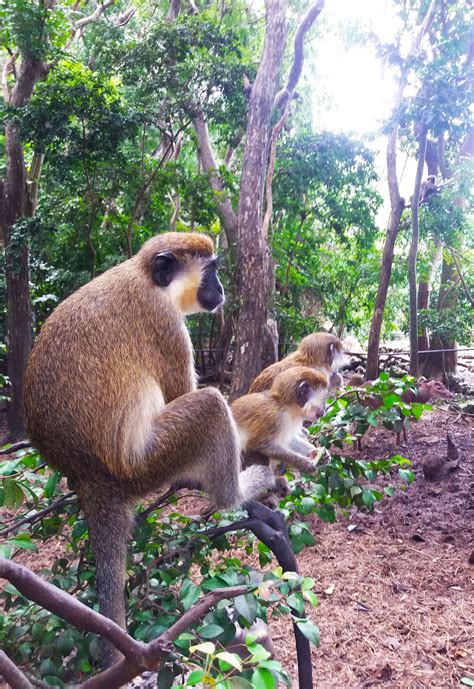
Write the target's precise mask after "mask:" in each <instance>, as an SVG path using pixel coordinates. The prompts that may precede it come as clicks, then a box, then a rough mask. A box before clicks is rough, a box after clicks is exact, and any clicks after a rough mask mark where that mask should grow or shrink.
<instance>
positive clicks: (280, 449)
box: [231, 366, 327, 471]
mask: <svg viewBox="0 0 474 689" xmlns="http://www.w3.org/2000/svg"><path fill="white" fill-rule="evenodd" d="M302 384H307V385H308V386H309V388H310V390H309V391H308V395H307V399H304V400H301V399H299V393H298V391H299V390H300V387H301V385H302ZM326 391H327V378H326V377H325V376H324V374H322V373H319V372H318V371H314V370H313V369H311V368H308V367H305V366H293V367H292V368H289V369H287V370H286V371H282V372H281V373H279V374H278V375H277V376H276V377H275V380H274V381H273V384H272V386H271V388H270V390H267V391H265V392H257V393H250V394H248V395H243V396H242V397H240V398H238V399H237V400H235V401H234V402H232V404H231V410H232V414H233V417H234V419H235V422H236V424H237V429H238V431H239V435H240V437H241V441H242V445H243V447H244V449H245V450H250V451H257V452H260V453H262V454H263V455H265V456H267V457H268V458H270V459H271V460H275V461H278V462H284V463H285V464H289V465H291V466H293V467H295V468H297V469H300V470H302V471H310V470H311V469H312V464H311V462H310V461H309V460H308V458H307V457H308V453H309V452H311V451H312V450H314V448H313V447H312V446H311V445H310V443H309V442H308V441H306V440H305V439H304V436H303V429H302V426H303V421H305V420H306V419H309V418H310V417H311V414H312V413H314V411H315V410H316V407H320V408H322V406H323V404H324V398H325V396H326ZM303 402H304V404H303ZM310 407H311V409H310Z"/></svg>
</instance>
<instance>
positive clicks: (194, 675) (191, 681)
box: [186, 670, 205, 687]
mask: <svg viewBox="0 0 474 689" xmlns="http://www.w3.org/2000/svg"><path fill="white" fill-rule="evenodd" d="M204 675H205V672H204V670H193V672H191V674H190V675H189V677H188V679H187V680H186V684H187V685H188V687H194V686H195V685H196V684H199V682H200V681H201V680H202V678H203V677H204Z"/></svg>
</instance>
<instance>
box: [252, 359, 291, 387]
mask: <svg viewBox="0 0 474 689" xmlns="http://www.w3.org/2000/svg"><path fill="white" fill-rule="evenodd" d="M298 364H299V361H298V353H297V352H293V353H292V354H289V355H288V356H287V357H285V358H284V359H282V360H281V361H276V362H275V363H274V364H271V365H270V366H267V368H265V369H263V371H262V372H261V373H259V374H258V376H257V377H256V378H255V379H254V380H253V381H252V383H251V385H250V389H249V392H250V393H252V392H265V390H270V388H271V387H272V383H273V381H274V380H275V378H276V377H277V375H278V374H279V373H282V372H283V371H287V370H288V369H289V368H292V367H293V366H297V365H298Z"/></svg>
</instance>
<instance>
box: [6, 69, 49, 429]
mask: <svg viewBox="0 0 474 689" xmlns="http://www.w3.org/2000/svg"><path fill="white" fill-rule="evenodd" d="M45 73H46V67H45V65H44V63H43V62H42V61H41V60H32V59H28V58H25V57H23V58H22V60H21V63H20V66H19V69H18V76H17V81H16V83H15V85H14V87H13V88H12V91H11V93H7V94H6V95H7V101H8V103H9V105H10V107H12V108H18V107H21V106H23V105H25V103H26V102H27V101H28V99H29V98H30V96H31V94H32V92H33V88H34V85H35V84H36V82H37V81H38V80H39V79H40V78H41V77H42V76H43V75H44V74H45ZM5 152H6V176H5V180H4V183H3V185H2V188H3V199H2V204H1V205H2V207H3V213H2V217H1V220H0V224H1V232H2V240H3V244H4V246H5V256H6V260H5V278H6V298H7V375H8V378H9V380H10V388H9V391H8V394H9V398H10V399H9V402H8V405H7V427H8V433H9V438H10V439H17V438H21V437H22V436H23V435H24V432H25V429H24V422H23V412H22V403H21V395H22V387H23V375H24V372H25V368H26V363H27V361H28V356H29V353H30V351H31V346H32V342H33V334H32V327H33V323H32V311H31V304H30V295H29V261H28V245H27V238H26V237H24V236H20V234H15V233H14V232H13V229H14V225H15V223H16V221H17V220H18V219H19V218H21V217H23V216H26V215H31V214H32V213H33V212H34V208H35V205H36V198H35V193H36V189H35V188H34V190H33V192H34V195H33V197H30V196H29V194H28V185H27V179H28V175H27V170H26V165H25V160H24V154H23V146H22V144H21V141H20V138H19V134H18V127H17V125H16V124H15V123H14V122H12V121H11V120H10V121H7V122H6V124H5ZM34 167H35V168H36V170H33V171H32V172H33V174H35V183H34V186H35V185H37V182H38V178H39V171H40V167H39V169H38V168H37V166H36V165H35V166H34Z"/></svg>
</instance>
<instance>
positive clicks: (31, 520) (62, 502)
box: [0, 491, 76, 537]
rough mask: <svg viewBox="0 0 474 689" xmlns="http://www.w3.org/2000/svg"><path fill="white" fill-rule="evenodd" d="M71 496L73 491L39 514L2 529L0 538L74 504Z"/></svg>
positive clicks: (36, 513) (35, 513) (31, 515)
mask: <svg viewBox="0 0 474 689" xmlns="http://www.w3.org/2000/svg"><path fill="white" fill-rule="evenodd" d="M73 495H74V492H73V491H71V492H69V493H66V495H63V497H62V498H59V499H58V500H55V501H54V502H53V503H52V504H51V505H49V507H45V508H44V509H43V510H40V511H39V512H34V513H33V514H30V516H29V517H23V519H20V520H19V521H17V522H14V523H13V524H11V526H8V527H7V528H6V529H2V531H0V536H3V537H4V536H8V534H10V533H13V532H14V531H16V530H17V529H19V528H20V526H23V525H24V524H31V525H33V524H36V523H37V522H39V521H41V520H42V519H43V517H45V516H46V515H47V514H50V513H51V512H55V511H56V510H57V509H59V508H60V507H64V505H72V504H73V503H74V502H76V501H75V500H71V497H72V496H73Z"/></svg>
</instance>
